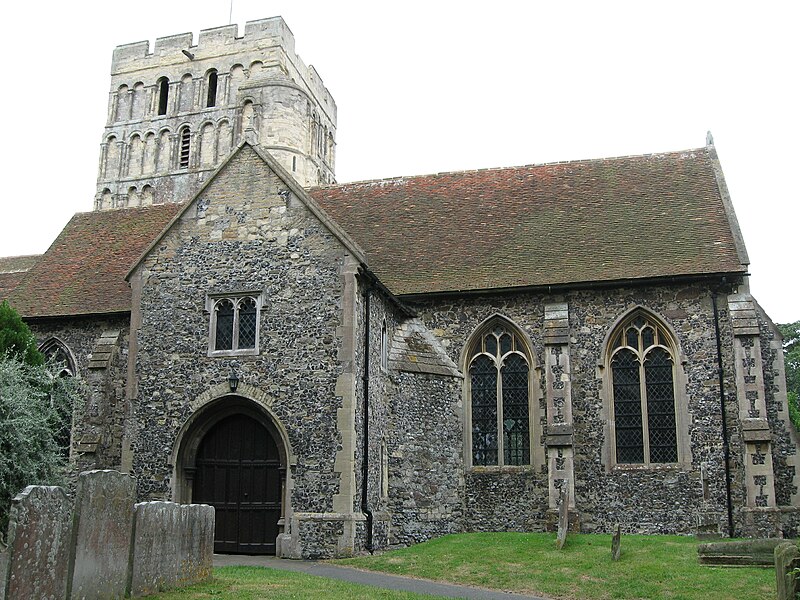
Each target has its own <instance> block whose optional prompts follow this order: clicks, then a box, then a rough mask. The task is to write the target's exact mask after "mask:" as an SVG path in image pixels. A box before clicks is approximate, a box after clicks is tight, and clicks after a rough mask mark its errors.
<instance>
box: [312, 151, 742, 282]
mask: <svg viewBox="0 0 800 600" xmlns="http://www.w3.org/2000/svg"><path fill="white" fill-rule="evenodd" d="M310 194H311V196H312V197H313V198H314V199H315V200H317V202H318V203H319V204H320V205H321V206H322V207H323V209H325V210H326V211H327V212H328V213H329V214H330V215H331V216H332V217H333V218H334V219H336V221H338V222H339V223H340V224H341V225H342V227H343V228H344V229H345V230H346V231H347V232H348V233H350V235H351V236H352V237H353V238H354V239H355V240H356V241H357V242H358V243H359V244H360V245H361V247H362V248H364V250H365V251H366V253H367V258H368V261H369V265H370V268H371V269H372V271H373V272H374V273H375V274H376V275H377V276H378V277H379V278H380V279H381V281H382V282H383V283H384V284H385V285H386V286H387V287H388V288H389V289H390V290H391V291H392V292H394V293H395V294H399V295H402V294H424V293H432V292H445V291H464V290H478V289H494V288H509V287H518V286H539V285H557V284H567V283H581V282H597V281H614V280H624V279H638V278H649V277H663V276H677V275H696V274H707V273H734V272H744V271H745V270H746V266H745V265H742V264H741V262H740V261H739V259H738V257H737V249H736V243H735V241H734V238H733V235H732V233H731V224H730V223H729V220H728V215H727V213H726V211H725V207H724V203H723V201H722V198H721V196H720V191H719V187H718V185H717V180H716V176H715V171H714V168H713V164H712V160H711V157H710V156H709V153H708V151H707V150H706V149H705V148H701V149H698V150H689V151H685V152H673V153H668V154H654V155H644V156H631V157H621V158H609V159H600V160H584V161H575V162H566V163H553V164H544V165H532V166H524V167H512V168H505V169H490V170H479V171H464V172H454V173H440V174H435V175H424V176H419V177H402V178H397V179H387V180H379V181H367V182H360V183H352V184H342V185H337V186H330V187H322V188H315V189H312V190H310Z"/></svg>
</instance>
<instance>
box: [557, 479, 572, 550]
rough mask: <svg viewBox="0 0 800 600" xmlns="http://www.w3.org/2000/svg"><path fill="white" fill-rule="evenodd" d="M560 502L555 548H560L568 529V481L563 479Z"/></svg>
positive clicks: (562, 545)
mask: <svg viewBox="0 0 800 600" xmlns="http://www.w3.org/2000/svg"><path fill="white" fill-rule="evenodd" d="M559 496H560V498H561V502H560V504H559V506H558V535H557V536H556V550H561V549H562V548H563V547H564V544H565V543H566V541H567V531H568V530H569V482H568V481H565V482H564V486H563V487H562V488H561V492H560V493H559Z"/></svg>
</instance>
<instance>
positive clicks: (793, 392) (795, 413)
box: [778, 321, 800, 431]
mask: <svg viewBox="0 0 800 600" xmlns="http://www.w3.org/2000/svg"><path fill="white" fill-rule="evenodd" d="M778 329H780V330H781V335H782V336H783V357H784V362H785V363H786V391H787V392H788V396H789V414H790V415H791V418H792V423H794V426H795V429H797V430H798V431H800V404H798V402H800V321H795V322H794V323H787V324H786V325H778Z"/></svg>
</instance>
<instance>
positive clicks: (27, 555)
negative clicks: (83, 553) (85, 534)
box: [0, 485, 72, 600]
mask: <svg viewBox="0 0 800 600" xmlns="http://www.w3.org/2000/svg"><path fill="white" fill-rule="evenodd" d="M70 508H71V507H70V501H69V498H68V497H67V494H66V493H65V492H64V489H63V488H60V487H53V486H43V485H29V486H28V487H26V488H25V489H24V490H23V491H22V493H20V494H18V495H17V496H16V497H15V498H14V500H13V503H12V505H11V513H10V517H9V524H8V548H7V550H6V552H5V553H4V554H3V559H4V562H5V563H6V564H5V566H4V567H0V573H2V574H3V577H2V579H0V598H8V600H13V599H15V598H48V599H52V600H64V599H65V598H66V597H67V585H66V581H67V567H68V564H69V546H70V525H71V521H72V515H71V511H70Z"/></svg>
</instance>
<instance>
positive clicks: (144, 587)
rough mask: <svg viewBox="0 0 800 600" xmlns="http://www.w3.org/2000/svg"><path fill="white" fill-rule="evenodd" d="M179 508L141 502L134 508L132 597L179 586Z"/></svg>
mask: <svg viewBox="0 0 800 600" xmlns="http://www.w3.org/2000/svg"><path fill="white" fill-rule="evenodd" d="M181 530H182V519H181V507H180V505H179V504H175V503H174V502H142V503H140V504H137V505H136V506H135V507H134V525H133V553H132V556H131V573H130V575H131V583H130V588H129V593H130V595H131V596H134V597H136V596H146V595H147V594H154V593H156V592H159V591H161V590H164V589H167V588H170V587H175V586H176V585H177V584H178V571H179V568H180V562H181V538H182V533H183V532H182V531H181Z"/></svg>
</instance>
